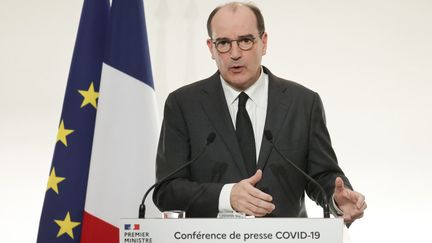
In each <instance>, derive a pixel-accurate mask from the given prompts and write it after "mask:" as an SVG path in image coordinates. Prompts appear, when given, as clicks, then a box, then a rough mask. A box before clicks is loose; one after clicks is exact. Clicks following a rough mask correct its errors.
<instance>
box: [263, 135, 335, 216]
mask: <svg viewBox="0 0 432 243" xmlns="http://www.w3.org/2000/svg"><path fill="white" fill-rule="evenodd" d="M264 136H265V138H266V139H267V140H268V141H269V142H270V143H271V145H272V146H273V149H274V150H275V151H276V152H277V153H278V154H279V155H280V156H282V158H283V159H284V160H285V161H287V162H288V163H290V164H291V165H292V166H293V167H294V168H296V170H298V171H299V172H300V173H302V174H303V175H304V176H305V177H306V178H307V179H308V180H309V181H311V182H312V183H313V184H315V185H316V186H317V187H318V188H319V189H320V190H321V194H322V197H323V199H324V206H323V209H324V218H330V209H329V205H328V199H327V195H326V193H325V191H324V189H323V188H322V186H321V185H320V184H319V183H318V182H317V181H316V180H315V179H314V178H312V177H310V176H309V175H308V174H306V172H304V171H303V170H302V169H300V168H299V167H298V166H297V165H296V164H294V163H293V162H292V161H291V160H289V159H288V158H287V157H286V156H285V155H284V154H282V153H281V152H280V150H279V149H278V147H277V146H276V144H274V143H273V134H272V132H271V131H270V130H265V131H264Z"/></svg>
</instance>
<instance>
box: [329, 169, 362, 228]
mask: <svg viewBox="0 0 432 243" xmlns="http://www.w3.org/2000/svg"><path fill="white" fill-rule="evenodd" d="M333 196H334V200H335V201H336V204H337V206H338V207H339V209H341V210H342V212H343V219H344V221H345V223H352V222H354V220H356V219H359V218H361V217H363V214H364V210H365V209H366V208H367V205H366V201H365V197H364V196H363V195H362V194H361V193H359V192H355V191H352V190H350V189H348V188H345V186H344V182H343V180H342V178H340V177H338V178H336V181H335V191H334V194H333Z"/></svg>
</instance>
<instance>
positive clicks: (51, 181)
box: [47, 166, 66, 194]
mask: <svg viewBox="0 0 432 243" xmlns="http://www.w3.org/2000/svg"><path fill="white" fill-rule="evenodd" d="M65 179H66V178H64V177H59V176H57V175H56V172H55V168H54V166H53V168H52V170H51V173H50V175H49V178H48V185H47V191H48V190H49V189H52V190H53V191H55V192H56V193H57V194H59V191H58V184H59V183H60V182H62V181H64V180H65Z"/></svg>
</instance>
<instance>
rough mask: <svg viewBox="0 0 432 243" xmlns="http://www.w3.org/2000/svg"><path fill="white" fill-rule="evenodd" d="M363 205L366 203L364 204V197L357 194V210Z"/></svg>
mask: <svg viewBox="0 0 432 243" xmlns="http://www.w3.org/2000/svg"><path fill="white" fill-rule="evenodd" d="M365 203H366V202H365V196H363V195H362V194H360V193H358V199H357V203H356V206H357V208H359V209H360V208H362V207H363V205H364V204H365Z"/></svg>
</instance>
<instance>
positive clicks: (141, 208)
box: [138, 132, 216, 219]
mask: <svg viewBox="0 0 432 243" xmlns="http://www.w3.org/2000/svg"><path fill="white" fill-rule="evenodd" d="M215 138H216V133H214V132H211V133H209V134H208V135H207V139H206V145H205V146H204V147H203V148H202V149H201V151H200V152H199V154H198V155H197V156H195V158H193V159H191V160H189V161H187V162H186V163H184V164H183V165H182V166H180V167H179V168H177V169H176V170H174V171H173V172H171V173H169V174H168V175H167V176H165V177H164V178H162V179H161V180H160V181H158V182H156V183H155V184H153V185H152V186H151V187H150V188H149V189H148V190H147V191H146V193H145V194H144V197H143V199H142V201H141V204H140V206H139V212H138V217H139V218H140V219H143V218H145V211H146V207H145V204H144V203H145V200H146V198H147V195H148V194H149V193H150V191H151V190H152V189H153V188H155V187H157V186H159V185H161V184H163V183H165V182H167V181H168V180H170V179H174V178H170V177H172V176H173V175H175V174H176V173H177V172H179V171H180V170H182V169H184V168H186V166H188V165H191V164H192V163H193V162H195V161H197V160H198V159H199V158H200V157H201V156H202V155H203V154H204V152H205V151H206V150H207V148H208V146H209V145H210V144H212V143H213V141H214V140H215Z"/></svg>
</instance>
